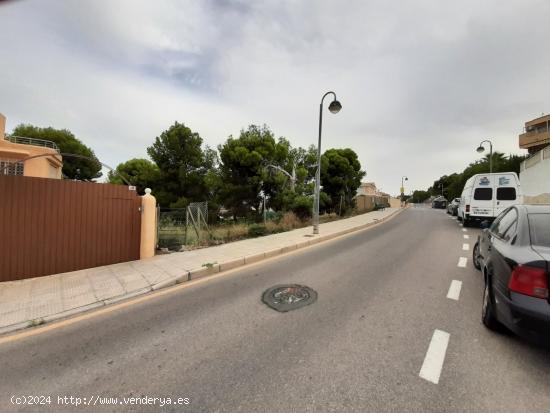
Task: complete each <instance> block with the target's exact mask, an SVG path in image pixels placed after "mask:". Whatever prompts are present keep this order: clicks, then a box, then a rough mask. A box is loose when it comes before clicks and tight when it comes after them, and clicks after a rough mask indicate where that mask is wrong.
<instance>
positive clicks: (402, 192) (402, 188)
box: [401, 176, 409, 206]
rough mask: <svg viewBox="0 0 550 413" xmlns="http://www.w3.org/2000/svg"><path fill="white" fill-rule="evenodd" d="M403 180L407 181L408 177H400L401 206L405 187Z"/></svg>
mask: <svg viewBox="0 0 550 413" xmlns="http://www.w3.org/2000/svg"><path fill="white" fill-rule="evenodd" d="M403 180H405V181H408V180H409V178H407V177H406V176H402V177H401V206H403V204H404V203H405V187H404V182H403Z"/></svg>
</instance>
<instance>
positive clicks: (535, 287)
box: [508, 265, 548, 299]
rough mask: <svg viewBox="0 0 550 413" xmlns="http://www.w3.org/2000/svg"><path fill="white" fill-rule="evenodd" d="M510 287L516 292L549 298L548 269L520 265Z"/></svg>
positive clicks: (515, 271)
mask: <svg viewBox="0 0 550 413" xmlns="http://www.w3.org/2000/svg"><path fill="white" fill-rule="evenodd" d="M508 288H509V289H510V290H511V291H514V292H516V293H520V294H525V295H529V296H531V297H536V298H545V299H546V298H548V281H547V275H546V271H545V270H544V269H542V268H535V267H529V266H526V265H518V266H517V267H516V268H515V269H514V271H512V276H511V277H510V281H509V283H508Z"/></svg>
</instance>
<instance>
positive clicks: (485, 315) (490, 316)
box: [481, 279, 502, 331]
mask: <svg viewBox="0 0 550 413" xmlns="http://www.w3.org/2000/svg"><path fill="white" fill-rule="evenodd" d="M481 321H482V322H483V325H484V326H485V327H487V328H488V329H489V330H493V331H501V329H502V326H501V324H500V323H499V321H498V320H497V318H496V316H495V310H494V306H493V292H492V290H491V285H490V284H489V280H488V279H485V288H484V289H483V305H482V307H481Z"/></svg>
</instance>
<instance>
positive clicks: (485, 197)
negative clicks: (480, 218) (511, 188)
mask: <svg viewBox="0 0 550 413" xmlns="http://www.w3.org/2000/svg"><path fill="white" fill-rule="evenodd" d="M474 199H475V200H477V201H490V200H491V199H493V188H476V190H475V192H474Z"/></svg>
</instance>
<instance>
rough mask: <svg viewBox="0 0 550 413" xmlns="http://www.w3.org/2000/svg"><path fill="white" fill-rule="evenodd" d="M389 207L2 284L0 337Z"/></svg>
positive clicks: (344, 226)
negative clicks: (314, 228)
mask: <svg viewBox="0 0 550 413" xmlns="http://www.w3.org/2000/svg"><path fill="white" fill-rule="evenodd" d="M400 210H401V209H398V208H388V209H386V210H384V211H373V212H369V213H367V214H363V215H358V216H355V217H352V218H347V219H342V220H339V221H333V222H328V223H326V224H321V225H320V235H317V236H311V232H312V227H306V228H300V229H296V230H293V231H288V232H283V233H279V234H274V235H268V236H264V237H259V238H252V239H246V240H242V241H236V242H232V243H228V244H224V245H219V246H215V247H209V248H202V249H197V250H192V251H185V252H178V253H173V254H168V255H158V256H156V257H153V258H149V259H146V260H140V261H130V262H125V263H120V264H113V265H107V266H104V267H97V268H89V269H86V270H80V271H73V272H67V273H63V274H55V275H49V276H45V277H38V278H30V279H26V280H21V281H8V282H3V283H0V334H2V333H6V332H9V331H14V330H17V329H21V328H26V327H28V326H30V325H32V324H38V323H43V322H48V321H52V320H55V319H59V318H62V317H67V316H70V315H73V314H77V313H80V312H83V311H87V310H90V309H92V308H95V307H101V306H104V305H107V304H111V303H114V302H117V301H120V300H124V299H126V298H130V297H134V296H136V295H140V294H145V293H147V292H149V291H152V290H158V289H160V288H164V287H168V286H171V285H174V284H177V283H181V282H185V281H189V280H193V279H196V278H200V277H202V276H205V275H208V274H213V273H216V272H219V271H225V270H229V269H231V268H235V267H238V266H241V265H245V264H250V263H253V262H257V261H260V260H263V259H266V258H269V257H273V256H276V255H280V254H284V253H285V252H289V251H292V250H295V249H298V248H303V247H307V246H309V245H313V244H316V243H319V242H321V241H325V240H328V239H331V238H334V237H336V236H339V235H343V234H346V233H349V232H353V231H357V230H360V229H362V228H365V227H367V226H370V225H374V224H376V223H378V222H381V221H383V220H386V219H388V218H389V217H390V216H392V215H394V214H396V213H397V212H399V211H400Z"/></svg>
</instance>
